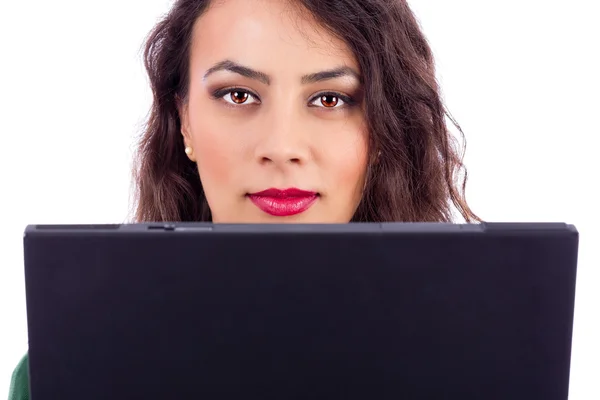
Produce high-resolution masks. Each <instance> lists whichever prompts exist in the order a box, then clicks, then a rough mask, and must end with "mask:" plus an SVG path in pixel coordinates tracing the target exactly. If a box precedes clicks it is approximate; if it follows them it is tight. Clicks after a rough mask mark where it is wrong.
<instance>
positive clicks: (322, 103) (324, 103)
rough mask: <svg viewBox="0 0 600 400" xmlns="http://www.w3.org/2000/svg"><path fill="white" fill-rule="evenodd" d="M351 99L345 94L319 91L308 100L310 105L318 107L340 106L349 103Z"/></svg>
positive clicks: (332, 107)
mask: <svg viewBox="0 0 600 400" xmlns="http://www.w3.org/2000/svg"><path fill="white" fill-rule="evenodd" d="M351 104H352V100H351V99H350V98H349V97H348V96H345V95H342V94H340V93H321V94H318V95H317V96H315V97H313V98H312V100H311V101H310V106H311V107H320V108H329V109H334V108H342V107H344V106H346V105H351Z"/></svg>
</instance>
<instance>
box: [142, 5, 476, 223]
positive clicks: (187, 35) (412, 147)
mask: <svg viewBox="0 0 600 400" xmlns="http://www.w3.org/2000/svg"><path fill="white" fill-rule="evenodd" d="M294 4H297V5H298V6H299V9H301V10H303V12H309V13H310V14H311V15H312V16H313V17H314V19H315V20H316V21H318V22H319V23H320V24H321V25H322V26H323V27H324V28H325V29H327V30H328V31H329V32H331V33H332V34H333V35H335V36H336V37H338V38H340V39H341V40H343V41H344V42H345V43H346V44H347V45H348V46H349V48H350V49H351V50H352V52H353V53H354V56H355V57H356V60H357V61H358V64H359V66H360V70H361V74H362V76H363V78H362V79H363V85H364V103H365V104H364V113H365V119H366V121H367V128H368V132H369V153H370V159H371V160H376V162H374V163H372V164H371V166H370V167H369V169H368V171H367V180H366V187H365V191H364V193H363V197H362V199H361V202H360V204H359V206H358V208H357V211H356V213H355V215H354V217H353V218H352V222H395V221H398V222H452V221H453V219H454V218H453V210H457V211H458V212H459V213H460V214H461V215H462V217H463V218H464V220H465V221H466V222H474V221H479V218H478V217H477V216H476V215H475V214H474V213H473V212H472V211H471V209H470V208H469V206H468V204H467V202H466V199H465V186H466V182H467V173H466V169H465V167H464V164H463V160H462V156H463V150H464V134H463V132H462V130H461V129H460V126H458V124H457V123H456V122H455V121H454V120H453V118H452V117H451V116H450V114H449V113H448V111H447V110H446V107H445V106H444V103H443V101H442V98H441V95H440V88H439V85H438V82H437V80H436V77H435V65H434V59H433V55H432V51H431V48H430V46H429V44H428V42H427V40H426V38H425V36H424V35H423V33H422V31H421V28H420V26H419V23H418V21H417V19H416V18H415V15H414V14H413V12H412V11H411V9H410V7H409V6H408V4H407V2H406V1H405V0H336V1H322V0H297V1H296V0H294ZM209 5H210V1H209V0H177V1H175V3H174V4H173V6H172V8H171V10H170V12H169V13H168V14H167V15H166V16H165V17H164V18H163V19H162V20H161V21H160V22H159V23H158V24H157V25H156V27H155V28H154V29H153V30H152V32H151V33H150V35H149V36H148V38H147V41H146V45H145V51H144V63H145V67H146V70H147V73H148V76H149V80H150V85H151V88H152V92H153V104H152V109H151V112H150V116H149V119H148V122H147V125H146V128H145V131H144V134H143V136H142V137H141V140H140V143H139V147H138V152H137V155H136V164H135V171H134V183H135V219H136V221H137V222H150V221H153V222H158V221H172V222H175V221H211V213H210V209H209V207H208V203H207V200H206V197H205V195H204V191H203V188H202V182H201V181H200V177H199V174H198V170H197V167H196V165H195V164H194V163H193V162H191V161H190V160H189V159H188V158H187V157H186V155H185V153H184V148H183V146H184V144H183V141H182V140H181V135H180V130H181V121H180V117H179V113H178V99H182V98H186V95H187V91H188V80H189V57H190V47H191V41H192V32H193V28H194V24H195V22H196V20H197V19H198V18H199V17H200V16H201V15H202V14H203V13H204V12H205V11H206V10H207V8H208V6H209ZM447 120H448V121H450V122H451V123H452V124H453V125H454V126H455V127H456V128H457V130H458V132H459V133H460V139H461V141H462V144H463V146H459V143H458V141H457V140H456V138H454V136H453V135H452V133H451V132H450V131H449V129H448V126H447V124H446V121H447Z"/></svg>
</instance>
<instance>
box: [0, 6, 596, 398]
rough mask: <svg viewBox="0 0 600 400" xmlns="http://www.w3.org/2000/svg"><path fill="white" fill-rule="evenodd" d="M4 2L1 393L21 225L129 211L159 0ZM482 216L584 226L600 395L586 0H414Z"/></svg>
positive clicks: (20, 314) (585, 318) (590, 15)
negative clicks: (149, 36) (144, 52)
mask: <svg viewBox="0 0 600 400" xmlns="http://www.w3.org/2000/svg"><path fill="white" fill-rule="evenodd" d="M1 1H2V2H1V3H0V4H1V5H0V213H1V216H2V217H1V222H2V228H1V229H0V235H1V237H0V324H1V329H0V335H1V340H0V398H2V397H3V396H4V394H3V393H7V391H8V384H9V378H10V375H11V372H12V369H13V368H14V366H15V364H16V363H17V362H18V361H19V359H20V358H21V356H22V355H23V354H24V353H25V352H26V350H27V331H26V314H25V294H24V283H23V261H22V257H23V254H22V231H23V228H24V227H25V225H26V224H28V223H92V222H94V223H104V222H106V223H110V222H121V221H124V220H125V219H126V218H127V215H128V214H127V213H128V204H129V203H128V201H129V184H130V178H129V172H130V155H131V150H132V148H133V138H134V135H135V134H137V133H139V131H140V125H141V123H142V122H143V120H144V118H145V115H146V112H147V110H148V107H149V101H150V97H149V91H148V88H147V83H146V77H145V75H144V73H143V69H142V65H141V62H140V52H139V50H140V47H141V44H142V41H143V39H144V36H145V35H146V33H147V32H148V31H149V30H150V29H151V27H152V26H153V24H154V23H155V22H156V20H157V18H158V17H159V16H160V15H161V13H163V12H165V11H166V10H167V9H168V6H169V4H170V2H169V1H167V0H127V1H121V0H104V1H101V2H89V1H81V0H55V1H46V0H30V1H9V0H1ZM411 4H412V6H413V9H414V10H415V12H416V13H417V15H418V17H419V18H420V20H421V22H422V25H423V27H424V30H425V33H426V35H427V36H428V38H429V39H430V42H431V44H432V46H433V48H434V51H435V53H436V56H437V60H438V74H439V77H440V80H441V82H442V85H443V88H444V93H445V98H446V101H447V104H448V107H449V109H450V110H451V112H452V113H453V115H454V117H455V118H456V119H458V121H459V122H460V124H461V125H462V128H463V130H464V131H465V134H466V135H467V140H468V149H467V158H466V162H467V166H468V168H469V172H470V181H469V186H468V200H469V201H470V204H471V206H472V207H473V209H474V210H475V211H476V212H477V213H478V214H479V215H480V216H482V217H483V218H484V219H486V220H490V221H565V222H569V223H574V224H576V226H577V227H578V228H579V230H580V233H581V243H580V264H579V276H578V288H577V290H578V292H577V305H576V316H575V333H574V344H573V360H572V380H571V396H570V398H571V399H600V345H599V343H600V313H599V312H598V310H597V309H596V304H597V303H598V302H599V301H600V287H599V286H600V251H599V250H598V248H599V247H600V234H599V233H598V232H599V230H600V227H599V223H600V218H599V217H598V207H599V206H600V202H599V197H598V189H599V186H600V179H599V178H598V175H599V174H600V162H599V160H598V150H597V143H598V139H599V136H600V135H599V134H600V128H599V123H600V118H599V116H600V101H599V100H598V96H599V94H600V78H599V75H600V57H599V54H600V44H599V39H600V24H598V23H597V21H598V17H599V14H600V13H599V12H598V10H599V6H598V5H597V2H596V1H592V0H571V1H569V2H566V1H551V0H545V1H542V0H539V1H537V0H536V1H534V0H505V1H502V2H491V1H481V0H471V1H469V0H453V1H448V0H412V1H411Z"/></svg>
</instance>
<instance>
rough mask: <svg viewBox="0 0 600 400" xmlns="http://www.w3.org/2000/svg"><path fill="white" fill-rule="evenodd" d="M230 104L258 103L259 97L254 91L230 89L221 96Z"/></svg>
mask: <svg viewBox="0 0 600 400" xmlns="http://www.w3.org/2000/svg"><path fill="white" fill-rule="evenodd" d="M220 97H221V98H222V99H223V100H225V101H226V102H227V103H229V104H234V105H249V104H255V103H258V102H259V101H258V98H257V97H256V96H255V95H253V94H252V93H250V92H248V91H246V90H242V89H230V90H227V91H226V92H225V93H221V96H220Z"/></svg>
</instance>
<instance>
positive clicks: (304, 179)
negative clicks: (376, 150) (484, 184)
mask: <svg viewBox="0 0 600 400" xmlns="http://www.w3.org/2000/svg"><path fill="white" fill-rule="evenodd" d="M190 57H191V59H190V82H189V93H188V98H187V101H186V102H185V104H183V105H182V107H181V108H180V114H181V120H182V134H183V136H184V141H185V144H186V146H188V147H190V148H191V150H192V151H191V153H190V154H189V155H188V156H189V157H190V159H192V160H193V161H195V162H196V163H197V165H198V171H199V173H200V179H201V181H202V185H203V187H204V190H205V193H206V197H207V200H208V204H209V206H210V209H211V212H212V216H213V221H214V222H218V223H223V222H237V223H240V222H241V223H248V222H260V223H264V222H298V223H315V222H318V223H343V222H348V221H350V219H351V218H352V215H353V214H354V212H355V210H356V208H357V206H358V204H359V201H360V198H361V196H362V191H363V188H364V180H365V174H366V169H367V153H368V151H367V141H368V140H367V139H368V138H367V131H366V128H365V120H364V116H363V112H362V106H361V105H362V93H361V92H362V90H361V89H362V87H361V84H360V77H359V68H358V65H357V62H356V60H355V58H354V56H353V54H352V52H351V51H350V49H349V48H348V47H347V45H346V44H345V43H343V42H342V41H340V40H338V39H336V38H335V37H333V36H332V35H331V34H329V33H327V32H326V31H325V30H324V29H322V28H320V27H319V26H318V25H317V24H316V23H315V21H314V20H312V19H311V18H310V17H307V16H306V15H304V13H300V12H299V11H298V10H297V9H296V8H295V7H293V6H292V5H290V3H288V2H286V1H273V0H271V1H269V0H225V1H215V2H213V5H211V7H210V8H209V9H208V11H207V12H206V13H204V14H203V15H202V16H201V17H200V18H199V19H198V21H197V23H196V26H195V29H194V33H193V39H192V46H191V54H190Z"/></svg>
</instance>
